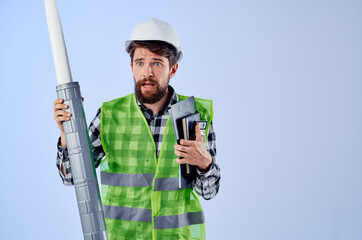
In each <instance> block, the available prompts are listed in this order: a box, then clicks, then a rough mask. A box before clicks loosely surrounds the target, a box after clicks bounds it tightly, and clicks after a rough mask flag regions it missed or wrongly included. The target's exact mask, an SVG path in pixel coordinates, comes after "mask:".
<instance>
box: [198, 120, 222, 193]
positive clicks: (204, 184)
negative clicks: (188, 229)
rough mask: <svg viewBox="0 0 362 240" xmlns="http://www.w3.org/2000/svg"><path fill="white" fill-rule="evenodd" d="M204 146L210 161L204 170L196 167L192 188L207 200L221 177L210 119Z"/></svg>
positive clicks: (215, 191) (216, 191)
mask: <svg viewBox="0 0 362 240" xmlns="http://www.w3.org/2000/svg"><path fill="white" fill-rule="evenodd" d="M206 148H207V150H208V152H209V153H210V155H211V158H212V163H211V165H210V166H209V168H208V169H207V170H206V171H205V172H202V171H200V170H199V169H198V168H196V169H197V175H196V179H195V181H193V188H194V190H195V191H196V193H197V194H199V195H200V196H202V197H203V198H204V199H205V200H209V199H211V198H213V197H215V196H216V194H217V193H218V191H219V185H220V178H221V174H220V168H219V165H218V162H217V156H216V137H215V131H214V127H213V122H212V121H211V123H210V129H209V135H208V137H207V145H206Z"/></svg>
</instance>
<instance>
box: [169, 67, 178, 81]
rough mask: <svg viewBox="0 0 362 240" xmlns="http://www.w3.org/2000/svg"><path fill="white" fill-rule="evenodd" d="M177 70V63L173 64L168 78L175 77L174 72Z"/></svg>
mask: <svg viewBox="0 0 362 240" xmlns="http://www.w3.org/2000/svg"><path fill="white" fill-rule="evenodd" d="M177 69H178V63H175V64H174V65H173V66H172V67H171V71H170V78H172V77H173V76H175V74H176V72H177Z"/></svg>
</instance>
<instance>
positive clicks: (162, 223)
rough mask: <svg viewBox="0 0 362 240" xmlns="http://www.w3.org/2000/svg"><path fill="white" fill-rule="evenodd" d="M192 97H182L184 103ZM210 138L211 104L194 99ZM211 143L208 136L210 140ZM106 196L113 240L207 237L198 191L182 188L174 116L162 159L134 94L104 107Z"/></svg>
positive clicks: (103, 176) (103, 188)
mask: <svg viewBox="0 0 362 240" xmlns="http://www.w3.org/2000/svg"><path fill="white" fill-rule="evenodd" d="M186 98H187V97H185V96H181V95H179V99H180V100H183V99H186ZM195 101H196V107H197V109H198V112H199V113H200V118H201V119H202V120H207V121H208V125H207V128H206V134H208V130H209V126H210V122H211V120H212V116H213V110H212V101H211V100H205V99H199V98H195ZM206 139H207V137H206ZM101 141H102V146H103V149H104V151H105V153H106V157H105V159H103V160H102V162H101V195H102V203H103V210H104V216H105V222H106V227H107V232H108V238H109V239H110V240H113V239H127V240H128V239H131V240H136V239H140V240H147V239H153V240H156V239H157V240H160V239H164V240H171V239H185V240H186V239H187V240H189V239H197V240H203V239H206V233H205V218H204V213H203V211H202V207H201V204H200V202H199V199H198V195H197V194H196V193H195V191H194V190H193V189H191V188H190V186H188V187H183V188H181V189H179V187H178V177H179V164H178V163H177V162H176V161H175V159H176V158H177V157H178V156H177V155H175V153H174V147H173V146H174V144H176V137H175V133H174V129H173V126H172V122H171V120H170V117H168V120H167V124H166V128H165V130H164V136H163V141H162V145H161V150H160V153H159V157H158V158H157V157H156V145H155V142H154V139H153V136H152V133H151V130H150V127H149V125H148V123H147V121H146V119H145V117H144V115H143V113H142V112H141V110H140V109H139V107H138V104H137V101H136V98H135V94H130V95H127V96H125V97H122V98H118V99H115V100H113V101H110V102H106V103H103V105H102V109H101Z"/></svg>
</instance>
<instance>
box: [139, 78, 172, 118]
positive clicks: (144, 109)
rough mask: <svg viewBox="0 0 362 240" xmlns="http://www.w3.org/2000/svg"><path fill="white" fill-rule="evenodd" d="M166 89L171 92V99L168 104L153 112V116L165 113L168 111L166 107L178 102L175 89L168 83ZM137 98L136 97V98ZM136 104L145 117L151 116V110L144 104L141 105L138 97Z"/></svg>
mask: <svg viewBox="0 0 362 240" xmlns="http://www.w3.org/2000/svg"><path fill="white" fill-rule="evenodd" d="M168 91H169V92H170V94H171V99H170V101H169V102H168V104H167V105H166V106H165V107H164V108H163V109H162V110H161V111H159V112H158V113H156V114H155V116H158V115H163V114H165V113H167V112H168V109H169V108H170V107H171V105H173V104H175V103H177V102H178V95H177V93H176V92H175V90H174V89H173V87H171V86H170V85H168ZM136 99H137V98H136ZM137 104H138V107H139V108H140V109H141V111H142V112H143V114H144V115H145V117H146V118H151V117H152V110H150V109H148V108H147V107H146V106H145V105H143V104H142V103H141V102H140V101H139V100H138V99H137Z"/></svg>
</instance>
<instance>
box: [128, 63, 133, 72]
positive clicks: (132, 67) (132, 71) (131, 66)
mask: <svg viewBox="0 0 362 240" xmlns="http://www.w3.org/2000/svg"><path fill="white" fill-rule="evenodd" d="M129 65H130V66H131V70H132V72H133V65H132V61H131V62H130V63H129Z"/></svg>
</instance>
